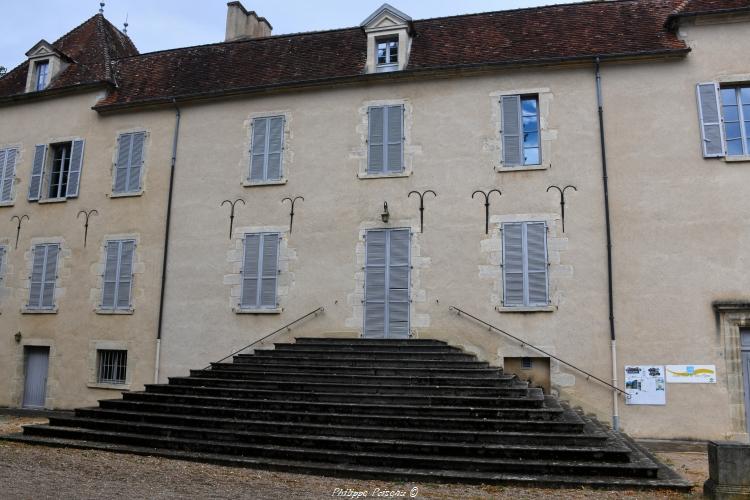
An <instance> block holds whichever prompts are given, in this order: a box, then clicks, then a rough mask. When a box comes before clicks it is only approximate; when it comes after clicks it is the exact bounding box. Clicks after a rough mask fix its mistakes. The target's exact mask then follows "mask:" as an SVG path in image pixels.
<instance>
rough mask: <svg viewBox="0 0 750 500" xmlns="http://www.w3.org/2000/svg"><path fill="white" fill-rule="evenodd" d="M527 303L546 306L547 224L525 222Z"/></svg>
mask: <svg viewBox="0 0 750 500" xmlns="http://www.w3.org/2000/svg"><path fill="white" fill-rule="evenodd" d="M526 274H527V277H526V283H527V297H528V300H527V301H526V304H527V305H530V306H546V305H548V304H549V298H548V295H547V225H546V224H545V223H544V222H527V223H526Z"/></svg>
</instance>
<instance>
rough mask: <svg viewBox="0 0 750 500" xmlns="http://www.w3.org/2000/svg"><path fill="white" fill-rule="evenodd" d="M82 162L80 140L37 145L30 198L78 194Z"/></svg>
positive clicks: (74, 195) (51, 197)
mask: <svg viewBox="0 0 750 500" xmlns="http://www.w3.org/2000/svg"><path fill="white" fill-rule="evenodd" d="M82 166H83V140H75V141H70V142H61V143H56V144H50V145H46V144H39V145H37V146H36V148H35V149H34V162H33V165H32V169H31V182H29V200H30V201H37V200H39V199H45V198H49V199H65V198H75V197H77V196H78V186H79V181H80V178H81V168H82Z"/></svg>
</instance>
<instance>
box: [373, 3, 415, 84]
mask: <svg viewBox="0 0 750 500" xmlns="http://www.w3.org/2000/svg"><path fill="white" fill-rule="evenodd" d="M360 26H362V29H363V30H364V31H365V33H366V34H367V63H366V66H365V72H366V73H385V72H388V71H401V70H403V69H404V68H406V64H407V63H408V61H409V49H410V47H411V35H412V26H411V18H410V17H409V16H407V15H406V14H404V13H403V12H401V11H400V10H398V9H396V8H394V7H392V6H390V5H388V4H387V3H386V4H383V5H382V6H381V7H380V8H379V9H378V10H376V11H375V12H373V13H372V14H370V16H369V17H368V18H367V19H365V20H364V21H362V24H361V25H360Z"/></svg>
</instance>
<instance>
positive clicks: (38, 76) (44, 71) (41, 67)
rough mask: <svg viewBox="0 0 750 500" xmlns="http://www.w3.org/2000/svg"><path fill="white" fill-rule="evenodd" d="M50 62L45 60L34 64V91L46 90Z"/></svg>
mask: <svg viewBox="0 0 750 500" xmlns="http://www.w3.org/2000/svg"><path fill="white" fill-rule="evenodd" d="M49 68H50V61H49V59H45V60H42V61H36V62H35V63H34V90H35V91H36V92H41V91H42V90H44V89H46V88H47V85H48V80H49Z"/></svg>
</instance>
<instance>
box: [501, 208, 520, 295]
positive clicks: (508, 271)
mask: <svg viewBox="0 0 750 500" xmlns="http://www.w3.org/2000/svg"><path fill="white" fill-rule="evenodd" d="M523 268H524V255H523V224H522V223H515V222H514V223H508V224H503V305H505V306H522V305H523V304H524V300H523V299H524V293H523V292H524V290H523V288H524V287H523V282H524V276H523V274H524V273H523Z"/></svg>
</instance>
